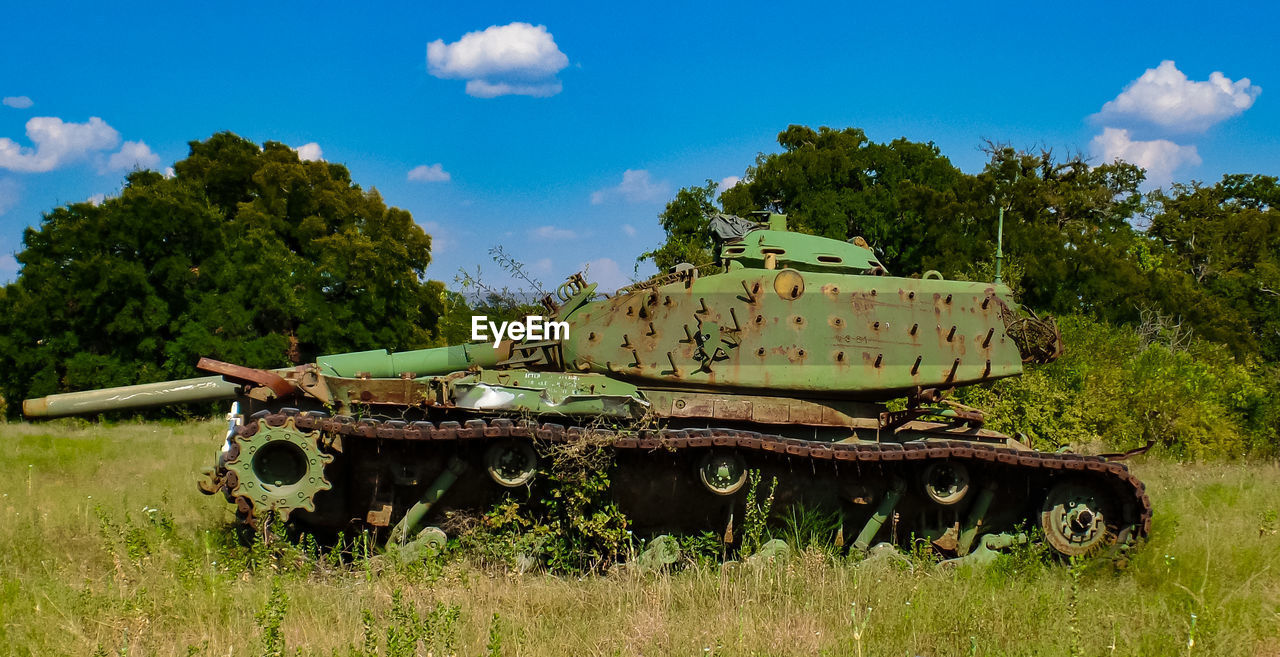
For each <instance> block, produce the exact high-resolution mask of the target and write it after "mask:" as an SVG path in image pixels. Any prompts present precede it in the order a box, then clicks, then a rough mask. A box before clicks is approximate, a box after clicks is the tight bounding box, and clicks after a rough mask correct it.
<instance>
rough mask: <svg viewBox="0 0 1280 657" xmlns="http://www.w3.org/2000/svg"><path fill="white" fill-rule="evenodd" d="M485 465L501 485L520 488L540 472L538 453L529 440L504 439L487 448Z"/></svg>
mask: <svg viewBox="0 0 1280 657" xmlns="http://www.w3.org/2000/svg"><path fill="white" fill-rule="evenodd" d="M484 466H485V470H487V471H488V472H489V477H490V478H492V479H493V480H494V481H496V482H498V485H499V486H502V487H504V488H519V487H521V486H524V485H526V484H528V483H529V482H530V481H533V477H534V475H536V474H538V454H537V452H534V451H533V445H531V444H529V443H528V442H527V441H523V440H504V441H502V442H497V443H494V444H493V445H491V446H489V449H487V450H485V453H484Z"/></svg>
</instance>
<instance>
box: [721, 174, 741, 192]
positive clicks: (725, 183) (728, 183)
mask: <svg viewBox="0 0 1280 657" xmlns="http://www.w3.org/2000/svg"><path fill="white" fill-rule="evenodd" d="M740 182H742V178H741V177H740V176H729V177H728V178H721V179H720V193H722V194H723V193H724V190H726V189H729V188H730V187H733V186H734V185H736V184H738V183H740Z"/></svg>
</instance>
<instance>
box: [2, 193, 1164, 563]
mask: <svg viewBox="0 0 1280 657" xmlns="http://www.w3.org/2000/svg"><path fill="white" fill-rule="evenodd" d="M712 229H713V232H714V233H715V235H716V250H717V254H716V255H717V261H718V263H717V264H718V266H716V267H715V269H714V271H712V270H710V268H701V269H700V268H696V267H692V266H681V267H677V268H676V270H675V271H673V272H671V273H668V274H663V275H659V276H655V277H654V278H651V279H649V280H647V281H644V282H641V283H637V284H634V285H631V286H628V287H626V288H623V289H621V290H618V291H617V292H616V293H614V294H612V295H603V294H600V293H599V291H598V290H597V289H596V286H595V285H593V284H589V283H588V282H587V281H586V280H584V279H583V277H582V276H581V275H575V276H573V277H571V278H570V279H569V280H568V281H567V282H566V283H565V284H564V285H562V286H561V287H560V288H559V289H558V290H557V291H556V292H555V293H554V294H550V295H547V296H546V297H545V298H544V299H543V300H542V305H543V307H544V310H545V314H544V315H542V316H540V317H536V318H530V320H531V321H530V322H529V324H528V325H522V326H517V327H515V330H514V331H512V330H511V329H508V330H506V331H505V332H504V334H505V335H506V336H507V339H505V340H497V341H495V342H474V343H469V344H461V345H454V346H448V347H440V348H434V349H423V350H418V351H409V352H399V353H389V352H387V351H380V350H379V351H366V352H356V353H346V354H336V355H331V356H325V357H321V358H319V359H317V360H316V362H314V363H311V364H306V365H302V366H299V367H291V368H282V369H277V370H270V371H269V370H258V369H250V368H246V367H241V366H237V365H233V364H229V363H223V362H218V361H213V360H209V359H202V360H201V361H200V364H199V367H200V369H201V370H203V371H206V372H209V373H210V374H211V375H212V376H210V377H207V378H203V379H191V380H186V381H176V382H166V383H159V384H146V385H140V386H129V387H125V388H115V389H109V390H99V391H90V392H82V393H68V394H61V395H53V396H50V397H45V398H40V399H32V400H27V401H26V402H25V403H24V405H23V409H24V412H25V413H26V414H27V415H28V416H30V417H52V416H60V415H72V414H92V413H99V412H103V411H106V410H114V409H127V408H137V407H142V406H151V405H157V404H168V403H180V402H189V401H211V400H232V401H233V404H232V411H231V413H230V415H229V417H230V428H229V431H228V433H227V435H226V437H225V440H224V441H223V444H222V445H221V448H220V450H219V451H218V453H217V457H216V462H215V463H214V465H213V466H212V467H210V468H209V469H207V470H206V471H205V472H204V473H203V474H202V476H201V478H200V480H199V485H200V488H201V489H202V490H203V491H204V492H206V493H209V494H215V493H219V492H220V493H222V494H223V495H225V497H226V499H227V500H228V501H230V502H231V503H232V504H234V505H236V508H237V510H238V514H239V516H240V517H241V518H242V519H244V520H246V521H250V522H252V521H253V520H255V519H259V518H262V517H264V516H268V515H269V514H275V515H276V516H277V517H283V518H287V519H288V520H289V521H290V522H292V523H294V524H296V525H298V526H300V527H304V528H306V529H308V530H310V531H314V532H337V531H341V530H350V529H352V528H357V529H369V530H372V531H373V532H374V534H375V535H376V536H378V537H379V538H380V539H381V540H386V539H388V538H390V539H392V540H397V541H403V540H407V539H409V538H412V537H414V536H415V535H418V534H419V532H421V531H423V530H424V528H427V527H429V526H430V525H433V524H436V523H438V522H439V519H440V518H442V517H443V515H444V514H446V513H448V512H450V511H453V510H477V509H484V508H487V505H489V504H491V503H492V502H493V501H495V500H497V499H499V498H500V496H501V495H502V494H503V493H504V492H508V491H511V490H512V489H524V490H526V491H528V492H529V494H531V495H535V496H536V495H537V494H538V488H539V483H540V480H539V472H540V468H542V467H543V465H544V459H545V451H544V448H545V447H546V446H548V445H555V444H557V443H565V442H571V441H575V440H580V439H582V438H583V437H584V436H591V437H593V438H597V439H599V438H603V439H605V440H607V441H608V443H609V445H610V447H609V448H610V449H611V450H613V453H614V459H615V467H616V474H614V475H613V477H612V478H611V482H612V483H611V488H610V491H611V494H612V496H613V498H614V499H615V500H616V502H617V503H618V504H619V506H620V507H621V509H622V510H623V511H624V512H625V513H626V514H627V516H628V518H629V519H630V520H631V522H632V526H633V529H634V530H635V531H636V533H637V534H641V535H645V534H647V535H651V536H652V535H657V534H660V533H693V532H706V531H712V532H715V533H716V534H717V535H718V536H720V537H721V539H722V540H724V541H725V542H726V543H733V541H734V526H735V523H738V524H739V525H741V522H742V514H743V511H744V508H743V507H744V504H745V496H746V491H745V490H744V483H745V482H746V481H747V478H748V472H749V471H759V472H760V473H762V475H763V476H764V477H766V478H768V477H776V480H777V485H776V489H775V491H774V496H775V497H774V499H775V503H774V504H775V507H774V508H775V509H784V508H786V507H787V506H788V505H795V504H799V505H805V506H806V507H809V508H820V509H823V510H826V511H828V512H832V513H836V514H838V516H839V518H840V522H841V525H842V529H841V535H842V536H848V537H850V538H851V540H850V543H851V544H852V546H853V548H855V549H864V550H865V549H866V548H867V547H868V546H870V545H871V544H873V543H876V542H880V541H888V542H892V543H896V544H900V545H902V544H906V543H908V542H909V541H912V540H924V541H928V542H929V543H931V544H932V546H933V547H934V548H935V549H936V550H937V551H938V552H940V553H942V554H944V555H948V556H963V555H966V554H970V553H972V552H974V551H975V550H980V549H988V548H998V547H1000V546H1002V545H1008V544H1009V543H1010V542H1012V541H1014V540H1018V537H1019V536H1020V533H1021V532H1026V531H1027V530H1028V529H1033V528H1038V529H1039V530H1040V531H1039V532H1032V533H1034V534H1036V535H1040V534H1042V535H1043V540H1044V541H1045V542H1047V544H1048V545H1049V546H1050V547H1051V548H1052V549H1053V550H1055V551H1057V552H1058V553H1060V554H1062V555H1065V556H1075V555H1081V554H1086V553H1090V552H1093V551H1096V550H1100V549H1103V548H1107V547H1109V546H1113V545H1125V544H1128V543H1130V542H1132V541H1133V540H1136V539H1138V538H1140V537H1142V536H1143V535H1145V534H1146V532H1147V531H1148V529H1149V527H1150V522H1151V506H1150V502H1149V501H1148V498H1147V496H1146V495H1145V493H1144V486H1143V484H1142V483H1141V482H1140V481H1139V480H1138V479H1137V478H1136V477H1134V476H1133V475H1132V474H1130V473H1129V471H1128V469H1127V468H1126V467H1125V465H1124V464H1122V463H1119V462H1116V461H1115V460H1109V459H1108V458H1106V457H1095V456H1082V455H1076V454H1069V453H1050V452H1044V451H1038V450H1035V449H1033V448H1032V447H1031V446H1029V445H1027V444H1024V443H1023V442H1021V441H1019V440H1018V439H1016V438H1014V437H1011V436H1006V435H1003V434H1000V433H997V432H995V431H991V430H989V429H986V428H984V426H983V425H984V422H983V420H984V418H983V415H982V414H981V413H980V412H978V411H976V410H974V409H971V408H967V407H963V406H960V405H958V404H954V403H951V402H949V401H948V400H946V399H945V393H946V392H947V391H949V390H951V389H953V388H956V387H959V386H967V385H974V384H979V383H983V382H988V381H993V380H995V379H999V378H1002V377H1010V376H1018V375H1020V374H1021V373H1022V370H1023V366H1024V363H1035V362H1047V361H1050V360H1052V359H1054V358H1056V357H1057V356H1058V355H1059V354H1060V353H1061V350H1062V344H1061V337H1060V334H1059V333H1058V331H1057V329H1056V326H1055V325H1054V324H1053V322H1052V321H1051V320H1040V319H1038V318H1036V317H1035V316H1034V315H1031V314H1029V313H1027V312H1025V311H1024V310H1022V309H1021V308H1020V307H1019V306H1018V305H1017V304H1016V303H1015V302H1014V301H1013V299H1012V294H1011V291H1010V290H1009V288H1008V287H1006V286H1004V285H1002V284H1000V283H998V282H997V283H981V282H968V281H951V280H943V278H942V277H941V276H940V275H938V274H937V273H936V272H926V273H925V274H924V275H923V276H920V277H918V278H906V277H898V276H891V275H889V274H888V272H887V271H886V270H885V268H884V266H883V265H881V263H880V262H879V261H878V260H877V258H876V256H875V254H874V252H873V251H872V250H871V249H870V248H868V246H867V245H866V243H865V242H864V241H862V240H861V239H860V238H857V239H855V240H853V242H852V243H846V242H841V241H838V240H832V239H827V238H822V237H816V236H812V235H805V234H800V233H795V232H790V231H788V230H787V227H786V218H785V216H783V215H778V214H772V215H767V218H766V220H765V221H764V222H762V223H753V222H751V221H748V220H745V219H741V218H737V217H732V216H724V215H722V216H718V217H717V218H715V219H714V220H713V222H712ZM704 270H705V271H704ZM481 326H484V324H483V322H481V321H480V320H477V321H476V327H481ZM489 328H491V329H494V328H498V327H489ZM904 398H905V399H906V404H905V408H901V406H902V405H901V403H900V402H899V403H898V404H897V406H896V407H897V408H899V409H900V410H890V408H889V406H888V405H887V404H889V403H890V402H892V401H893V400H902V399H904ZM432 531H437V530H432ZM1021 535H1022V536H1025V534H1021Z"/></svg>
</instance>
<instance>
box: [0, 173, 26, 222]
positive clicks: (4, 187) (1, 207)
mask: <svg viewBox="0 0 1280 657" xmlns="http://www.w3.org/2000/svg"><path fill="white" fill-rule="evenodd" d="M21 192H22V188H21V187H20V186H19V185H18V181H16V180H12V179H9V178H0V215H2V214H4V213H6V212H8V211H9V208H12V207H13V206H15V205H17V204H18V195H19V194H20V193H21Z"/></svg>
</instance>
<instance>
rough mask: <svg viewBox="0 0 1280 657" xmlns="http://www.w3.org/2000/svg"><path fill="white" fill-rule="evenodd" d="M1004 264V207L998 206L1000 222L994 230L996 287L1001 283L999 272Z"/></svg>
mask: <svg viewBox="0 0 1280 657" xmlns="http://www.w3.org/2000/svg"><path fill="white" fill-rule="evenodd" d="M1003 264H1004V206H1003V205H1002V206H1000V221H999V224H997V228H996V285H999V284H1000V283H1002V282H1003V281H1002V280H1001V278H1000V270H1001V269H1002V265H1003Z"/></svg>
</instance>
